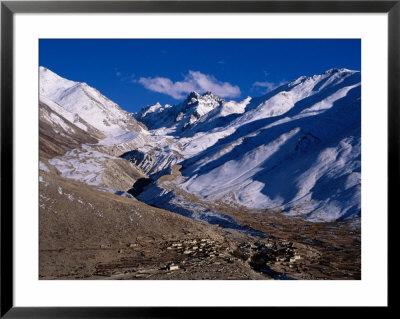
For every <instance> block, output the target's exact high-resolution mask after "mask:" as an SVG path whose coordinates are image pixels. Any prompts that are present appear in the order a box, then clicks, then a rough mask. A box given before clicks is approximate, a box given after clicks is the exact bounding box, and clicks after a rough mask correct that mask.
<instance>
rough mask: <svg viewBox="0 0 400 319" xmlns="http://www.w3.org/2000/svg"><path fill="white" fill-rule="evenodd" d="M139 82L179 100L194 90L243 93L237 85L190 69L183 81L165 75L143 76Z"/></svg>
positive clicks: (224, 95)
mask: <svg viewBox="0 0 400 319" xmlns="http://www.w3.org/2000/svg"><path fill="white" fill-rule="evenodd" d="M138 82H139V83H140V84H142V85H143V86H144V87H145V88H146V89H148V90H151V91H154V92H158V93H163V94H167V95H169V96H172V97H173V98H174V99H177V100H178V99H182V98H184V97H185V96H186V94H188V93H190V92H192V91H196V92H199V93H204V92H206V91H211V92H212V93H214V94H216V95H218V96H221V97H238V96H240V94H241V92H240V88H239V87H238V86H237V85H232V84H230V83H228V82H221V81H218V80H217V79H216V78H215V77H214V76H212V75H208V74H203V73H201V72H199V71H189V73H188V74H187V75H185V76H184V79H183V81H177V82H173V81H171V80H170V79H168V78H163V77H154V78H152V77H148V78H145V77H141V78H140V79H139V81H138Z"/></svg>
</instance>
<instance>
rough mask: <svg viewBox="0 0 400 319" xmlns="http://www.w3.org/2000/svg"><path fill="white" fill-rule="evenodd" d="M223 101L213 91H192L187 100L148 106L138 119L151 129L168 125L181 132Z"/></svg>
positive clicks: (138, 115) (139, 114)
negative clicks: (178, 102) (201, 93)
mask: <svg viewBox="0 0 400 319" xmlns="http://www.w3.org/2000/svg"><path fill="white" fill-rule="evenodd" d="M223 102H225V100H224V99H222V98H220V97H218V96H216V95H214V94H212V93H211V92H206V93H204V94H203V95H200V94H199V93H197V92H191V93H190V94H189V95H188V97H187V98H186V100H185V101H183V102H182V103H180V104H177V105H174V106H171V105H169V104H166V105H165V106H162V105H161V104H160V103H156V104H154V105H150V106H147V107H145V108H143V109H142V111H141V112H139V113H138V114H137V119H138V120H140V121H142V122H143V123H145V124H146V125H147V126H148V127H149V128H151V129H158V128H161V127H167V128H170V129H173V130H174V131H175V132H176V133H178V134H179V133H180V132H182V131H184V130H185V129H187V128H188V127H189V126H191V125H193V124H194V123H195V122H197V120H198V119H199V118H201V117H202V116H203V115H205V114H207V113H208V112H210V111H212V110H214V109H215V108H217V107H219V106H221V105H222V104H223ZM171 133H172V130H171Z"/></svg>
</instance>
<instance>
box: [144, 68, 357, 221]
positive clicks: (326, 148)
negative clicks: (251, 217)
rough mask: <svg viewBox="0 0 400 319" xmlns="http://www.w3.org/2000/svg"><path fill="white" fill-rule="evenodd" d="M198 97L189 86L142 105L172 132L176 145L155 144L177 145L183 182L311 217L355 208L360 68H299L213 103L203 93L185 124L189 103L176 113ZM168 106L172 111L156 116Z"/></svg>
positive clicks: (192, 189) (211, 194)
mask: <svg viewBox="0 0 400 319" xmlns="http://www.w3.org/2000/svg"><path fill="white" fill-rule="evenodd" d="M205 96H210V95H209V94H208V93H207V94H206V95H205ZM199 98H200V99H201V98H202V96H200V95H198V94H195V93H192V94H191V95H190V96H189V97H188V98H187V99H186V100H185V102H183V103H182V104H178V105H176V106H173V107H171V106H168V107H162V106H158V107H157V108H153V109H151V108H146V109H145V110H144V111H142V113H141V115H139V116H138V119H141V118H144V119H147V120H148V121H147V122H146V124H147V125H148V127H149V128H150V129H155V131H154V132H153V133H154V134H161V133H157V132H172V133H173V134H174V135H175V136H176V138H175V146H176V147H175V148H174V147H173V146H171V145H169V146H168V149H167V150H165V149H163V150H159V153H160V152H161V153H162V152H166V151H167V152H168V151H170V150H171V149H175V150H177V149H178V147H177V146H179V149H180V154H181V155H182V156H183V158H184V160H181V161H177V162H178V164H181V165H182V169H181V173H182V176H183V178H181V179H179V183H178V184H179V185H178V186H179V187H180V188H181V189H183V190H185V191H186V192H188V193H191V194H195V195H197V196H199V197H200V198H202V199H204V200H208V201H215V200H222V201H224V202H226V203H231V204H233V205H237V204H239V205H243V206H244V207H250V208H255V209H274V210H283V211H285V212H286V213H287V214H293V215H298V214H301V215H305V216H306V217H307V218H308V219H310V220H335V219H343V218H349V217H353V216H359V215H360V210H361V208H360V187H361V182H360V180H361V74H360V72H358V71H351V70H347V69H332V70H328V71H327V72H325V73H323V74H321V75H315V76H312V77H300V78H298V79H297V80H295V81H293V82H291V83H288V84H286V85H283V86H281V87H279V88H277V89H275V90H274V91H272V92H270V93H268V94H267V95H265V96H263V97H260V98H254V99H251V98H247V99H245V100H244V101H242V102H240V103H237V102H233V101H229V102H226V101H224V100H222V99H219V98H218V97H215V96H213V97H212V100H213V101H218V103H217V102H215V103H209V104H208V105H210V107H209V108H207V109H205V110H204V112H202V114H200V115H199V116H197V117H196V120H195V121H192V122H189V124H190V125H188V124H187V123H188V117H189V118H190V117H191V116H192V114H193V112H192V113H188V114H187V116H180V117H178V118H177V117H175V115H176V114H177V113H178V114H180V112H181V110H182V109H185V106H186V107H187V105H190V104H189V103H188V101H191V100H192V99H194V100H199ZM196 103H199V102H197V101H196ZM199 104H200V103H199ZM190 110H191V111H192V109H190ZM165 112H167V113H168V114H171V115H172V116H171V117H170V118H168V116H166V115H165V117H164V116H159V114H160V113H161V114H166V113H165ZM153 118H154V119H158V121H154V122H152V121H151V120H150V119H153ZM163 126H164V127H163ZM183 127H184V128H185V130H179V129H177V128H183ZM157 187H159V185H158V186H157ZM150 194H151V197H152V198H154V189H153V190H152V189H151V187H150V186H149V187H148V188H147V194H146V192H144V193H143V194H142V195H141V196H140V197H139V198H142V199H143V200H149V196H150Z"/></svg>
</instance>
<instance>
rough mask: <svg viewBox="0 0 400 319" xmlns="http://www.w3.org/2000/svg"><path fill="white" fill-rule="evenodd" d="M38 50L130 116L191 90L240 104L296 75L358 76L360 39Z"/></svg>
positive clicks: (68, 43) (60, 44)
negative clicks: (344, 72)
mask: <svg viewBox="0 0 400 319" xmlns="http://www.w3.org/2000/svg"><path fill="white" fill-rule="evenodd" d="M39 44H40V46H39V65H41V66H44V67H47V68H49V69H50V70H52V71H53V72H55V73H57V74H59V75H60V76H62V77H64V78H67V79H69V80H74V81H79V82H86V83H88V84H89V85H90V86H93V87H95V88H96V89H98V90H99V91H100V92H101V93H103V94H104V95H105V96H107V97H108V98H110V99H111V100H113V101H114V102H116V103H117V104H119V105H120V106H121V107H122V108H123V109H125V110H127V111H130V112H135V111H138V110H140V108H141V107H143V106H146V105H148V104H154V103H155V102H157V101H159V102H160V103H161V104H165V103H170V104H174V103H178V102H180V101H181V99H182V97H183V96H185V95H187V94H186V91H189V90H191V89H192V88H195V89H196V90H199V91H201V90H203V91H205V90H206V89H207V88H209V87H210V88H212V89H211V90H212V91H217V92H216V93H218V92H219V93H220V95H225V96H226V98H227V99H230V98H233V99H235V100H240V99H241V98H245V97H247V96H249V95H250V96H253V97H255V96H260V95H262V94H264V93H265V92H266V91H268V90H270V89H271V88H273V87H274V86H277V85H279V84H280V83H284V82H289V81H292V80H294V79H296V78H298V77H299V76H302V75H307V76H311V75H314V74H320V73H323V72H324V71H326V70H328V69H331V68H348V69H352V70H361V40H350V39H346V40H331V39H327V40H311V39H310V40H113V39H111V40H50V39H42V40H40V43H39ZM190 71H193V72H190ZM176 82H179V83H176ZM154 90H156V91H158V92H155V91H154ZM160 92H161V93H160Z"/></svg>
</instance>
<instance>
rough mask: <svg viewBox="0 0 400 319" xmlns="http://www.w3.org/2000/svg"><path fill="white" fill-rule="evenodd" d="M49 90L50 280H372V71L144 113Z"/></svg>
mask: <svg viewBox="0 0 400 319" xmlns="http://www.w3.org/2000/svg"><path fill="white" fill-rule="evenodd" d="M40 85H41V88H40V101H39V110H40V115H39V127H40V131H39V139H40V141H39V151H40V154H39V155H40V157H39V190H40V198H39V243H40V244H39V247H40V251H39V278H40V279H149V280H156V279H162V280H164V279H171V280H180V279H183V280H187V279H194V280H196V279H207V280H208V279H218V280H220V279H226V280H243V279H283V280H285V279H298V280H303V279H311V280H314V279H361V208H360V187H361V181H360V178H361V130H360V128H361V116H360V114H361V109H360V107H361V102H360V87H361V85H360V72H357V71H350V70H347V69H332V70H329V71H327V72H325V73H324V74H321V75H315V76H314V77H302V78H299V79H297V80H295V81H293V82H290V83H288V84H285V85H283V86H281V87H279V88H276V89H275V90H273V91H271V92H270V93H268V94H267V95H265V96H262V97H258V98H251V97H248V98H246V99H244V100H243V101H240V102H236V101H225V100H224V99H223V98H220V97H218V96H216V95H214V94H213V93H211V92H205V93H204V94H199V93H196V92H192V93H190V94H189V95H188V97H187V98H186V99H185V100H184V101H183V102H182V103H180V104H177V105H173V106H171V105H165V106H162V105H161V104H159V103H157V104H155V105H150V106H147V107H145V108H143V109H142V111H141V112H138V113H137V114H133V115H132V114H129V113H127V112H125V111H123V110H122V109H120V108H119V107H118V105H116V104H115V103H113V102H112V101H110V100H108V99H107V98H106V97H105V96H103V95H102V94H101V93H100V92H98V91H97V90H95V89H93V88H91V87H90V86H88V85H87V84H84V83H83V84H82V83H78V82H73V81H69V80H66V79H63V78H61V77H59V76H58V75H56V74H55V73H53V72H51V71H50V70H48V69H46V68H43V67H41V68H40ZM82 110H83V111H82Z"/></svg>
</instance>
